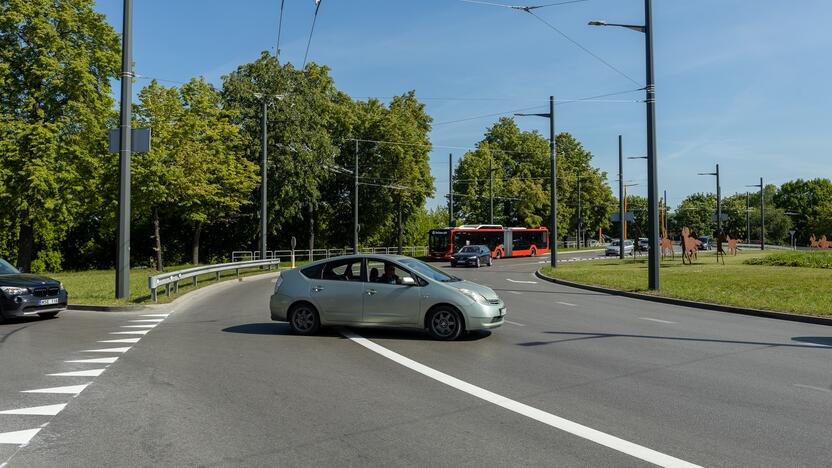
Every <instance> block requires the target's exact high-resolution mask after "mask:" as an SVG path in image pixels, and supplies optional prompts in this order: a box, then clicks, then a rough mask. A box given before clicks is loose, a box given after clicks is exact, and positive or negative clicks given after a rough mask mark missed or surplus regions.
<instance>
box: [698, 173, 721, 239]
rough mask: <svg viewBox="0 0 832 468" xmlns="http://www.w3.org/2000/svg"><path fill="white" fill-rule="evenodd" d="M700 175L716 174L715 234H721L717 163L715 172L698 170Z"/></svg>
mask: <svg viewBox="0 0 832 468" xmlns="http://www.w3.org/2000/svg"><path fill="white" fill-rule="evenodd" d="M697 175H701V176H716V235H717V236H721V235H722V188H721V187H720V185H719V164H717V165H716V172H700V173H698V174H697Z"/></svg>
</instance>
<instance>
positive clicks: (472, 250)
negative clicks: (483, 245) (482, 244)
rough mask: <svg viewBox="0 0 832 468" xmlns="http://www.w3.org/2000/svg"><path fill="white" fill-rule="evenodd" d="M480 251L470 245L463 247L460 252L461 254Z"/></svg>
mask: <svg viewBox="0 0 832 468" xmlns="http://www.w3.org/2000/svg"><path fill="white" fill-rule="evenodd" d="M478 250H479V249H477V248H476V247H474V246H473V245H468V246H465V247H463V248H462V250H460V252H462V253H465V252H477V251H478Z"/></svg>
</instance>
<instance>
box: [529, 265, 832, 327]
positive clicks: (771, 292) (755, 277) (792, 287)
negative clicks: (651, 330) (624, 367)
mask: <svg viewBox="0 0 832 468" xmlns="http://www.w3.org/2000/svg"><path fill="white" fill-rule="evenodd" d="M769 255H772V254H769V253H761V252H743V253H740V254H739V255H737V256H729V257H725V265H722V264H721V263H720V264H717V263H716V259H715V257H714V255H713V254H704V255H703V254H700V256H699V260H698V261H695V262H694V264H693V265H682V262H681V260H680V258H679V257H678V256H677V257H676V260H675V261H672V260H667V261H664V262H662V267H661V278H662V284H661V286H662V289H661V291H660V292H656V291H650V290H648V289H647V259H646V258H641V259H635V260H633V259H627V260H623V261H622V260H618V259H615V260H599V261H593V262H575V263H568V264H561V265H558V268H557V269H553V268H551V267H545V268H543V269H542V272H543V274H545V275H547V276H550V277H553V278H558V279H563V280H567V281H574V282H576V283H584V284H592V285H596V286H603V287H608V288H613V289H619V290H622V291H635V292H641V293H645V294H656V295H661V296H665V297H675V298H679V299H688V300H693V301H701V302H710V303H716V304H726V305H732V306H736V307H747V308H753V309H764V310H773V311H779V312H791V313H797V314H804V315H816V316H827V317H828V316H832V270H827V269H820V268H806V267H788V266H774V265H764V264H757V263H760V262H758V261H756V260H754V261H753V262H752V263H754V264H749V263H748V262H746V261H747V260H749V261H750V260H751V259H754V258H763V257H767V256H769Z"/></svg>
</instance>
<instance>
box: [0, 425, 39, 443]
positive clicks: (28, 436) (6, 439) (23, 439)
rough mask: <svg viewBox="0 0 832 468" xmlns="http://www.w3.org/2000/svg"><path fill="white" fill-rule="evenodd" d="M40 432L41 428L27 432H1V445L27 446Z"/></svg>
mask: <svg viewBox="0 0 832 468" xmlns="http://www.w3.org/2000/svg"><path fill="white" fill-rule="evenodd" d="M40 430H41V428H40V427H39V428H37V429H26V430H25V431H14V432H0V444H14V445H26V444H28V443H29V441H30V440H32V437H34V436H35V435H36V434H37V433H38V432H40Z"/></svg>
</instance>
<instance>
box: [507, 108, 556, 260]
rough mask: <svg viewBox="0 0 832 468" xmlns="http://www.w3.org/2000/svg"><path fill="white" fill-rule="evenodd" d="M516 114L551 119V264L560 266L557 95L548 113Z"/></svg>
mask: <svg viewBox="0 0 832 468" xmlns="http://www.w3.org/2000/svg"><path fill="white" fill-rule="evenodd" d="M514 115H518V116H528V115H534V116H537V117H546V118H548V119H549V162H550V164H551V170H550V174H549V194H550V197H551V198H550V200H549V203H550V204H551V208H550V210H549V213H550V214H549V252H550V253H551V258H550V264H551V266H552V268H557V266H558V259H557V256H558V185H557V172H558V168H557V142H556V140H555V97H554V96H549V112H548V113H546V114H523V113H517V114H514Z"/></svg>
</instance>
